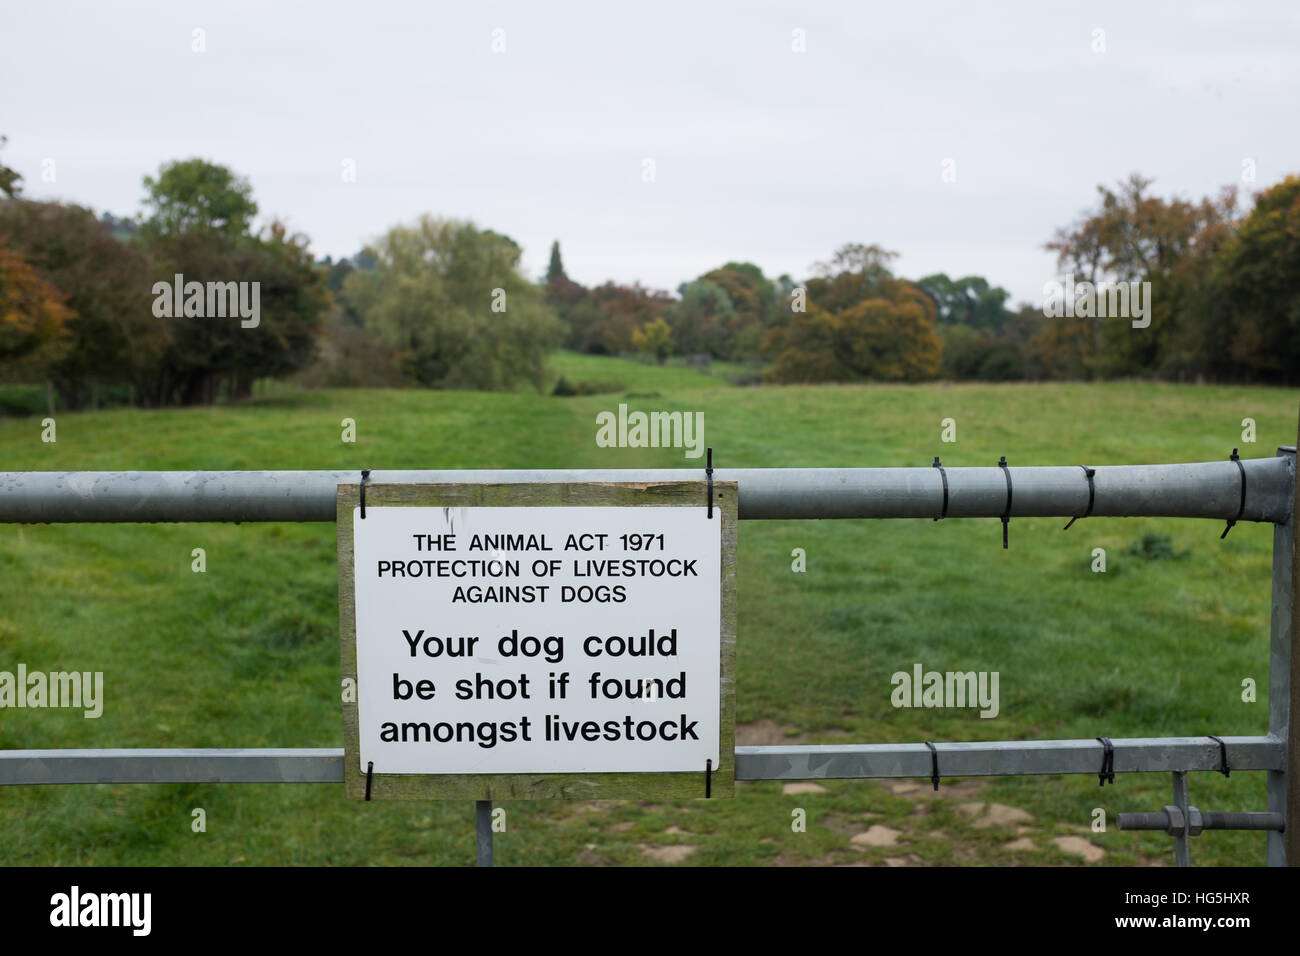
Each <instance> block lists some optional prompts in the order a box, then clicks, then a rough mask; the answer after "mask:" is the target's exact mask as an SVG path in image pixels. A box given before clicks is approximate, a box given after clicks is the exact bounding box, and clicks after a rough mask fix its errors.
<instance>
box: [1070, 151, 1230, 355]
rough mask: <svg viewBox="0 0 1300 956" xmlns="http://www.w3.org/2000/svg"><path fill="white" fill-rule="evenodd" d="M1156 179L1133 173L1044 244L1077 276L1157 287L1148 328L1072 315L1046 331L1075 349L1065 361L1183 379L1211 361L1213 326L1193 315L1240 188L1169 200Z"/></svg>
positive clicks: (1103, 192)
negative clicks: (1154, 187) (1153, 189)
mask: <svg viewBox="0 0 1300 956" xmlns="http://www.w3.org/2000/svg"><path fill="white" fill-rule="evenodd" d="M1152 182H1153V180H1150V179H1147V178H1144V177H1142V176H1140V175H1138V174H1137V173H1134V174H1132V175H1131V176H1129V178H1128V179H1127V180H1125V181H1124V182H1121V183H1119V184H1118V185H1117V187H1116V188H1114V189H1112V188H1110V187H1107V186H1098V187H1097V192H1098V194H1099V195H1100V197H1101V200H1100V203H1099V204H1098V206H1097V207H1096V208H1095V209H1094V210H1092V211H1091V212H1089V213H1088V214H1087V215H1085V216H1084V218H1083V219H1081V220H1079V221H1078V222H1076V223H1074V224H1073V225H1072V226H1069V227H1066V228H1063V229H1059V230H1057V233H1056V236H1055V238H1054V239H1053V240H1052V241H1051V242H1049V243H1047V248H1048V249H1049V250H1051V251H1054V252H1056V254H1057V263H1058V266H1059V267H1060V268H1061V269H1062V270H1064V271H1065V272H1068V273H1070V274H1072V275H1073V276H1074V277H1075V280H1076V282H1077V281H1085V280H1086V281H1088V282H1092V283H1094V284H1095V283H1098V282H1102V281H1107V282H1149V283H1151V285H1150V287H1149V288H1150V290H1151V295H1150V298H1149V300H1148V301H1149V303H1150V305H1151V324H1150V326H1149V327H1148V328H1146V329H1141V330H1135V329H1133V328H1132V326H1131V324H1129V323H1127V322H1124V321H1111V320H1108V319H1098V318H1073V319H1056V320H1053V321H1054V322H1059V323H1061V324H1062V325H1066V326H1068V328H1066V329H1056V330H1051V331H1046V330H1045V340H1044V342H1045V343H1046V342H1050V343H1052V344H1053V346H1060V347H1065V348H1068V349H1074V350H1077V352H1078V354H1077V355H1075V356H1073V357H1071V358H1068V359H1067V358H1065V357H1064V356H1061V357H1060V359H1061V361H1063V362H1064V363H1065V364H1068V365H1069V366H1070V367H1071V368H1074V369H1076V370H1078V371H1079V372H1081V373H1082V374H1083V375H1085V376H1088V377H1093V376H1102V377H1105V376H1116V375H1136V374H1144V373H1145V374H1157V373H1161V374H1166V375H1180V374H1187V373H1188V372H1191V371H1197V370H1202V371H1203V370H1204V368H1205V367H1206V366H1207V364H1209V363H1212V362H1213V361H1214V356H1213V350H1212V347H1211V346H1210V345H1209V343H1210V342H1211V341H1212V340H1213V338H1214V331H1213V330H1212V329H1207V328H1206V327H1204V325H1198V324H1197V323H1196V322H1195V321H1194V319H1195V317H1196V315H1197V314H1199V310H1198V309H1197V308H1196V303H1197V300H1198V299H1199V298H1200V297H1201V293H1202V288H1201V287H1202V277H1203V275H1204V273H1205V272H1206V271H1208V264H1209V261H1210V259H1211V258H1212V256H1213V253H1214V251H1215V249H1217V247H1218V246H1219V245H1220V244H1221V243H1222V242H1223V241H1224V239H1225V238H1226V236H1227V235H1228V234H1229V233H1230V232H1231V230H1232V228H1233V224H1234V222H1235V220H1236V204H1237V194H1236V189H1235V188H1234V187H1227V188H1225V189H1223V190H1222V191H1221V192H1220V194H1219V196H1218V197H1217V198H1215V199H1208V198H1207V199H1202V200H1200V201H1199V202H1191V201H1188V200H1183V199H1172V200H1164V199H1160V198H1159V197H1156V196H1152V195H1150V194H1149V192H1148V189H1149V187H1150V186H1151V184H1152ZM1139 333H1140V334H1139Z"/></svg>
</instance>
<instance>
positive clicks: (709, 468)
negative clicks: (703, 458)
mask: <svg viewBox="0 0 1300 956" xmlns="http://www.w3.org/2000/svg"><path fill="white" fill-rule="evenodd" d="M704 476H705V477H706V478H708V479H709V513H708V515H707V517H709V518H712V517H713V446H712V445H710V446H709V457H708V459H707V463H706V464H705V466H704Z"/></svg>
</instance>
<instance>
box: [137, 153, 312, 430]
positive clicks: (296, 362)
mask: <svg viewBox="0 0 1300 956" xmlns="http://www.w3.org/2000/svg"><path fill="white" fill-rule="evenodd" d="M145 186H146V188H147V189H148V191H149V196H148V198H147V199H146V201H145V206H146V207H147V209H148V210H149V212H150V215H149V216H148V218H146V220H145V222H144V223H143V225H142V226H141V228H140V238H141V241H142V243H143V245H144V247H145V249H146V250H147V251H148V253H149V254H150V256H151V258H152V260H153V262H154V269H155V280H156V281H159V282H161V283H162V284H163V285H167V284H169V283H171V282H172V281H173V277H174V276H175V275H178V274H179V275H180V276H181V277H182V280H183V282H184V283H185V285H186V286H187V287H188V286H189V285H190V284H191V283H198V284H199V286H201V287H202V288H204V289H205V290H218V291H219V290H222V289H225V290H229V291H232V292H236V293H237V294H238V295H240V296H241V297H242V298H241V301H243V302H244V305H245V307H246V308H249V309H250V310H254V309H255V310H256V311H257V316H256V318H255V319H253V316H251V315H250V316H242V315H232V314H230V312H231V311H232V310H231V309H230V308H228V307H227V308H226V309H224V310H222V309H221V308H220V307H219V306H216V305H215V303H214V295H213V292H212V291H208V293H207V297H206V303H214V305H212V306H209V305H206V304H205V306H204V307H202V308H199V309H197V310H196V312H197V314H191V313H189V310H188V309H187V310H186V313H183V314H179V315H177V314H170V315H169V316H168V317H166V318H165V319H164V320H163V321H164V322H165V324H166V326H167V327H168V329H169V330H170V331H171V339H170V342H169V343H168V345H167V348H166V349H165V351H164V352H163V354H162V355H161V356H160V357H159V359H158V361H156V362H154V363H152V364H151V365H150V366H149V367H148V369H147V370H146V371H145V372H143V373H142V374H141V375H140V376H139V379H138V381H137V390H138V393H139V395H140V397H141V400H142V401H143V402H145V403H146V404H150V405H166V404H171V403H173V402H179V403H181V404H186V405H189V404H197V403H210V402H213V401H215V400H216V399H217V398H218V397H219V396H220V395H221V394H223V393H224V394H225V395H226V396H227V397H229V398H243V397H247V396H248V395H249V394H251V392H252V388H253V383H254V382H255V381H256V380H257V379H258V378H261V377H282V376H286V375H289V374H291V373H293V372H295V371H297V370H299V369H301V368H303V367H304V366H305V365H306V364H307V362H308V361H309V360H310V359H311V357H312V355H313V352H314V348H315V338H316V335H317V332H318V330H319V328H320V326H321V322H322V318H323V316H324V314H325V312H326V311H327V310H328V308H329V305H330V302H329V295H328V291H327V289H326V284H325V283H326V276H325V275H324V274H323V272H322V270H321V269H319V268H317V266H316V264H315V263H314V262H313V260H312V258H311V256H310V255H309V253H308V249H307V240H306V239H305V237H302V236H297V235H290V234H289V232H288V230H287V229H286V228H285V226H284V225H283V224H282V223H279V222H272V223H271V224H269V225H268V226H267V227H265V228H264V229H262V230H261V231H260V232H259V233H258V234H257V235H253V234H251V233H250V232H249V231H248V230H249V222H250V220H251V218H252V216H253V215H254V214H255V213H256V211H257V204H256V203H255V202H254V201H253V199H252V195H251V191H250V189H249V187H248V183H247V181H246V180H244V179H242V178H241V177H239V176H236V175H235V174H234V173H233V172H232V171H230V170H228V169H226V168H224V167H220V166H215V165H213V164H211V163H207V162H205V161H203V160H186V161H183V162H176V163H170V164H166V165H164V166H163V167H162V171H161V172H160V174H159V176H158V178H157V179H154V178H152V177H148V176H146V177H145ZM225 294H228V293H225ZM166 295H167V293H163V296H164V297H165V296H166ZM160 298H161V297H160ZM188 298H189V297H188V293H187V294H186V299H187V301H188ZM227 303H228V300H224V301H223V302H222V303H221V305H227ZM163 304H164V305H165V304H166V302H165V301H164V303H163ZM157 305H158V301H155V306H157ZM166 311H167V310H164V312H166ZM171 311H172V312H173V313H174V311H175V310H174V309H172V310H171ZM213 311H216V312H217V314H211V313H212V312H213ZM222 311H224V312H225V314H221V313H222ZM245 319H252V320H253V321H251V322H250V323H249V324H247V325H246V324H245Z"/></svg>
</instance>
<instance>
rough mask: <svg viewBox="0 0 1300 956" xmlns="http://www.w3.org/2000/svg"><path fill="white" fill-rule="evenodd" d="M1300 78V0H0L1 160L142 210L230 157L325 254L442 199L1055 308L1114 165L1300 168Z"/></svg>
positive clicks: (514, 215)
mask: <svg viewBox="0 0 1300 956" xmlns="http://www.w3.org/2000/svg"><path fill="white" fill-rule="evenodd" d="M195 28H202V29H203V30H204V31H206V46H207V49H206V52H203V53H194V52H192V50H191V46H192V42H193V41H192V31H193V30H194V29H195ZM496 28H500V29H502V30H504V31H505V44H506V50H505V52H504V53H494V52H493V51H492V32H493V30H494V29H496ZM796 28H798V29H802V30H804V31H806V37H807V52H805V53H802V54H799V53H794V52H792V50H791V46H792V31H793V30H795V29H796ZM1097 28H1101V29H1103V30H1104V31H1105V45H1106V50H1105V52H1104V53H1094V52H1093V51H1092V44H1093V31H1094V30H1095V29H1097ZM1298 94H1300V4H1297V3H1294V2H1253V0H1230V2H1223V3H1197V2H1182V3H1157V2H1143V3H1135V2H1132V0H1128V2H1122V3H1098V2H1089V3H1043V2H1026V3H1001V4H996V5H995V4H974V3H933V4H926V3H911V2H901V3H900V2H890V3H866V2H856V3H838V2H819V3H815V4H813V3H808V2H806V0H805V2H792V3H759V2H749V3H720V2H719V3H715V2H707V0H705V2H701V0H696V2H689V3H683V2H664V0H655V2H652V3H635V4H633V3H609V2H605V3H576V2H566V0H551V2H548V3H541V2H532V3H522V2H520V3H501V2H469V0H462V2H458V3H446V2H437V3H424V2H420V3H416V2H411V3H389V2H378V0H368V2H364V3H333V2H314V3H283V2H277V3H267V2H229V3H220V4H217V3H194V2H175V0H173V2H121V3H102V2H84V3H60V4H55V3H47V2H38V3H23V4H8V5H6V8H5V12H4V14H3V17H0V134H5V135H7V136H8V137H9V145H8V147H7V148H6V149H5V151H4V152H3V153H0V160H2V161H3V162H4V163H5V164H6V165H9V166H12V167H14V168H16V169H17V170H18V171H19V172H21V173H22V174H23V175H24V177H25V182H24V193H25V195H26V196H28V197H30V198H38V199H43V198H58V199H62V200H65V201H72V202H77V203H81V204H84V205H89V206H91V207H92V208H94V209H96V210H97V211H104V210H107V211H111V212H114V213H116V214H118V215H125V214H134V213H135V212H137V211H138V208H139V202H140V199H141V196H142V193H143V188H142V186H141V177H142V176H143V175H144V174H145V173H150V172H155V171H156V170H157V168H158V166H159V164H161V163H162V162H164V161H167V160H171V159H179V158H187V157H190V156H202V157H204V158H207V159H211V160H214V161H216V162H219V163H223V164H226V165H229V166H231V167H232V168H234V169H235V170H236V171H237V172H238V173H240V174H242V175H245V176H247V177H248V178H249V179H250V180H251V182H252V185H253V189H254V194H255V198H256V199H257V201H258V203H259V204H260V206H261V210H262V213H263V219H265V218H268V217H270V216H278V217H281V218H285V219H287V220H288V221H289V223H290V224H291V225H292V226H293V227H294V228H295V229H297V230H300V231H302V232H305V233H306V234H307V235H308V236H310V237H311V239H312V249H313V250H314V252H315V253H316V254H317V255H325V254H327V253H328V254H331V255H333V256H335V257H339V256H343V255H348V254H351V253H353V252H355V251H356V250H357V249H358V248H359V247H360V246H361V245H362V244H363V243H364V242H365V241H366V240H368V239H370V238H372V237H374V236H375V235H377V234H379V233H381V232H382V231H383V230H385V229H386V228H387V227H388V226H391V225H393V224H395V223H397V222H402V221H409V220H411V219H413V218H414V217H415V216H417V215H418V214H420V213H422V212H430V213H434V214H437V215H444V216H453V217H459V218H471V219H473V220H474V221H475V222H477V223H478V224H479V225H481V226H485V227H489V228H492V229H496V230H498V231H500V232H504V233H506V234H508V235H510V236H512V237H513V238H514V239H515V240H516V241H518V242H519V243H520V244H521V245H522V246H523V247H524V254H525V259H524V264H525V269H526V271H527V272H529V273H530V274H533V275H539V274H540V273H542V272H543V271H544V270H545V267H546V260H547V254H548V252H549V247H550V243H551V240H552V239H556V238H558V239H559V240H560V243H561V248H562V251H563V254H564V261H565V266H566V269H567V271H568V273H569V275H570V276H571V277H572V278H574V279H576V280H577V281H579V282H582V283H584V284H587V285H592V284H596V283H599V282H601V281H604V280H605V279H615V280H618V281H622V282H631V281H632V280H635V279H639V280H641V281H643V282H645V283H647V284H649V285H651V286H655V287H660V288H668V289H675V288H676V286H677V284H678V283H679V282H682V281H684V280H687V279H690V278H693V277H694V276H696V275H698V274H700V273H701V272H705V271H707V270H708V269H710V268H713V267H715V266H717V265H721V264H722V263H723V262H726V261H728V260H749V261H752V262H755V263H757V264H758V265H759V266H761V267H762V268H763V270H764V272H766V273H767V274H768V275H773V276H774V275H778V274H780V273H782V272H788V273H790V274H791V275H792V276H794V277H795V278H796V279H798V278H803V277H805V276H807V275H808V272H809V267H810V265H811V264H812V263H813V262H815V261H817V260H819V259H825V258H828V257H829V255H830V254H831V252H832V251H833V250H834V249H835V248H836V247H838V246H839V245H842V244H843V243H845V242H864V243H871V242H875V243H879V244H881V245H883V246H885V247H886V248H889V249H893V250H896V251H898V252H899V253H901V257H900V258H899V259H898V261H897V262H896V269H897V271H898V272H899V273H900V274H902V275H906V276H909V277H913V278H917V277H920V276H922V275H925V274H927V273H930V272H938V271H943V272H947V273H949V274H950V275H954V276H957V275H964V274H969V273H975V274H980V275H984V276H986V277H987V278H988V279H989V280H990V281H992V282H994V283H995V284H999V285H1002V286H1004V287H1006V288H1008V289H1010V290H1011V292H1012V293H1013V296H1014V299H1015V300H1016V301H1031V302H1035V303H1037V302H1040V301H1041V299H1042V287H1043V283H1044V282H1045V281H1047V280H1048V279H1050V278H1052V277H1053V276H1054V275H1055V274H1056V270H1055V263H1054V259H1053V257H1052V256H1051V255H1050V254H1048V253H1047V252H1045V251H1044V250H1043V248H1042V245H1043V243H1044V242H1045V241H1047V240H1048V239H1049V238H1050V237H1051V235H1052V233H1053V231H1054V229H1055V228H1056V227H1058V226H1061V225H1065V224H1067V223H1069V222H1071V221H1073V220H1074V219H1075V218H1076V217H1077V216H1078V215H1079V214H1080V213H1081V212H1082V211H1083V210H1084V209H1085V208H1087V207H1090V206H1091V205H1092V204H1093V202H1094V198H1095V186H1096V185H1097V184H1098V183H1102V182H1107V183H1109V182H1113V181H1115V180H1117V179H1120V178H1123V177H1125V176H1127V175H1128V174H1129V173H1130V172H1134V171H1139V172H1142V173H1143V174H1144V175H1147V176H1150V177H1154V178H1155V179H1156V184H1155V191H1156V192H1158V193H1160V194H1161V195H1166V196H1170V195H1180V196H1184V197H1187V198H1199V197H1200V196H1203V195H1206V194H1209V193H1211V192H1214V191H1216V190H1217V189H1218V188H1219V187H1220V186H1222V185H1225V184H1230V183H1240V182H1241V178H1242V161H1243V159H1244V158H1246V157H1250V158H1252V159H1254V161H1255V163H1256V168H1257V177H1258V180H1257V182H1256V183H1254V184H1253V185H1246V186H1245V187H1244V188H1247V189H1260V188H1263V187H1266V186H1268V185H1270V184H1272V183H1274V182H1276V181H1278V180H1279V179H1281V178H1282V177H1283V176H1285V175H1286V174H1287V173H1288V172H1292V173H1295V172H1300V122H1298V120H1300V110H1298V109H1297V106H1298V105H1300V95H1298ZM349 158H350V159H353V160H355V161H356V169H357V180H356V182H352V183H346V182H343V181H342V176H341V172H342V163H343V161H344V160H345V159H349ZM646 158H652V159H653V160H654V161H655V172H656V181H655V182H654V183H645V182H643V181H642V161H643V160H644V159H646ZM949 158H951V159H953V160H955V163H956V166H955V168H956V182H953V183H945V182H943V181H942V179H941V171H942V168H941V164H942V163H943V161H944V160H945V159H949ZM47 159H52V160H54V172H55V177H56V178H55V181H54V182H53V183H48V182H43V181H42V178H41V176H42V168H43V167H42V163H43V161H45V160H47Z"/></svg>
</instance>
